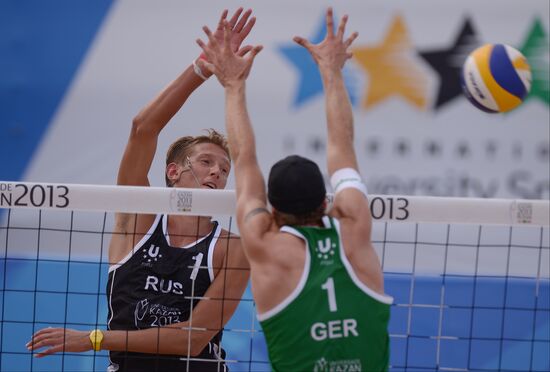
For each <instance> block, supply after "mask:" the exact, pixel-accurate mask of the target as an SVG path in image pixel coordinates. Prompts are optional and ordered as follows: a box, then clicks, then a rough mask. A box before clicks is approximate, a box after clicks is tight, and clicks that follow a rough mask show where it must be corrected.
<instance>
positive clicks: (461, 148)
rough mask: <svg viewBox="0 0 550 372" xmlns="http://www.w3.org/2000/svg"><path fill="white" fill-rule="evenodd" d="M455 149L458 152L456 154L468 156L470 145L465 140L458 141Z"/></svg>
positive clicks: (462, 156)
mask: <svg viewBox="0 0 550 372" xmlns="http://www.w3.org/2000/svg"><path fill="white" fill-rule="evenodd" d="M456 151H457V153H458V156H459V157H461V158H465V157H468V156H470V147H469V146H468V144H467V143H466V142H462V143H459V144H458V147H457V148H456Z"/></svg>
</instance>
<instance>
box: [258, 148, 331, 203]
mask: <svg viewBox="0 0 550 372" xmlns="http://www.w3.org/2000/svg"><path fill="white" fill-rule="evenodd" d="M326 193H327V191H326V189H325V181H324V179H323V175H322V174H321V171H320V170H319V167H318V166H317V164H315V163H314V162H313V161H311V160H309V159H306V158H303V157H301V156H298V155H291V156H287V157H286V158H284V159H282V160H279V161H278V162H277V163H275V164H274V165H273V167H271V171H270V172H269V180H268V183H267V198H268V199H269V202H270V203H271V205H272V206H273V207H274V208H275V209H277V210H278V211H281V212H283V213H290V214H304V213H308V212H312V211H314V210H315V209H316V208H318V207H319V206H321V204H322V203H323V201H324V200H325V196H326Z"/></svg>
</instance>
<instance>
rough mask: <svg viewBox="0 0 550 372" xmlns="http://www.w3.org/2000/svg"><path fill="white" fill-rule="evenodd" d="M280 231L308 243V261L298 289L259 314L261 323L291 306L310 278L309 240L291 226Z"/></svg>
mask: <svg viewBox="0 0 550 372" xmlns="http://www.w3.org/2000/svg"><path fill="white" fill-rule="evenodd" d="M280 231H283V232H287V233H289V234H292V235H294V236H297V237H298V238H300V239H303V240H304V242H305V243H306V246H305V248H306V260H305V263H304V271H303V272H302V277H301V278H300V281H299V282H298V285H297V286H296V288H294V290H293V291H292V292H291V293H290V294H289V295H288V296H287V297H286V298H285V299H284V300H283V301H281V302H280V303H279V304H278V305H276V306H275V307H274V308H272V309H271V310H268V311H266V312H265V313H263V314H260V313H258V320H259V321H260V322H262V321H264V320H267V319H269V318H271V317H273V316H275V315H277V314H278V313H280V312H281V311H283V310H284V309H285V308H286V307H287V306H288V305H290V303H291V302H292V301H294V300H295V299H296V297H298V295H299V294H300V293H301V292H302V289H304V287H305V285H306V282H307V278H308V276H309V269H310V261H311V257H310V256H309V246H308V242H307V239H306V238H305V236H303V235H302V234H300V232H299V231H298V230H295V229H293V228H292V227H290V226H283V227H281V230H280Z"/></svg>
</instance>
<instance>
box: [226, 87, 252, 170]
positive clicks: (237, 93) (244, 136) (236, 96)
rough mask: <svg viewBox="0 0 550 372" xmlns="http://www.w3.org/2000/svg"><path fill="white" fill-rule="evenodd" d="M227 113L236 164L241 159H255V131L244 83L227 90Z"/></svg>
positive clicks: (228, 133)
mask: <svg viewBox="0 0 550 372" xmlns="http://www.w3.org/2000/svg"><path fill="white" fill-rule="evenodd" d="M225 113H226V114H225V115H226V127H227V137H228V139H229V146H230V148H231V155H232V157H233V159H234V160H235V163H237V162H238V161H239V160H241V157H246V156H254V157H255V155H256V149H255V139H254V131H253V130H252V125H251V124H250V117H249V115H248V110H247V108H246V94H245V82H244V81H240V82H236V83H233V84H231V85H228V86H227V87H226V88H225Z"/></svg>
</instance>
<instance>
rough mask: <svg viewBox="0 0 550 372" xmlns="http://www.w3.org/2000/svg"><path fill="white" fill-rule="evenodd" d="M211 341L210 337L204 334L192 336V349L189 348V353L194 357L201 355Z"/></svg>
mask: <svg viewBox="0 0 550 372" xmlns="http://www.w3.org/2000/svg"><path fill="white" fill-rule="evenodd" d="M209 342H210V339H208V338H206V337H202V336H196V337H192V339H191V349H190V350H189V354H190V356H192V357H196V356H199V355H200V354H201V353H202V351H203V350H204V349H205V348H207V347H208V343H209Z"/></svg>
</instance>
